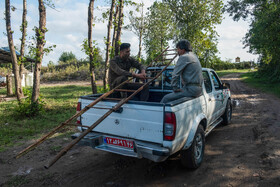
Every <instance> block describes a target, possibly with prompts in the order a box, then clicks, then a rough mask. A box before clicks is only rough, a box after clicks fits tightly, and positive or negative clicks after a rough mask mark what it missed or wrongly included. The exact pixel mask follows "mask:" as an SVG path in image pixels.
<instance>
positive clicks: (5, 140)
mask: <svg viewBox="0 0 280 187" xmlns="http://www.w3.org/2000/svg"><path fill="white" fill-rule="evenodd" d="M40 90H41V91H40V92H41V94H42V96H43V100H44V102H45V103H46V104H45V112H44V113H42V114H40V115H38V116H36V117H33V118H27V117H26V118H22V117H19V116H17V114H16V112H15V110H14V108H15V106H16V105H17V101H8V102H0V152H1V151H4V150H5V149H6V148H7V147H9V146H12V145H15V144H19V143H20V142H25V141H26V140H29V139H32V138H38V137H39V136H40V135H41V134H42V133H46V132H49V131H50V130H51V129H53V128H54V127H56V126H58V125H59V124H60V123H61V122H64V121H65V120H67V119H68V118H70V117H71V116H73V115H74V114H75V112H76V105H77V101H78V98H79V96H82V95H88V94H90V93H91V87H89V86H75V85H70V86H69V85H68V86H53V87H41V89H40ZM1 92H2V89H1ZM1 92H0V94H1ZM3 95H4V94H3ZM71 129H73V128H67V129H66V131H63V133H67V132H68V131H69V130H71ZM67 130H68V131H67Z"/></svg>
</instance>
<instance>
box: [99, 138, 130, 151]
mask: <svg viewBox="0 0 280 187" xmlns="http://www.w3.org/2000/svg"><path fill="white" fill-rule="evenodd" d="M104 143H106V144H110V145H116V146H120V147H126V148H129V149H133V141H130V140H124V139H119V138H111V137H104Z"/></svg>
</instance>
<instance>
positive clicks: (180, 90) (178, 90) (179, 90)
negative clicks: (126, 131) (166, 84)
mask: <svg viewBox="0 0 280 187" xmlns="http://www.w3.org/2000/svg"><path fill="white" fill-rule="evenodd" d="M182 91H183V90H182V89H177V90H174V92H182Z"/></svg>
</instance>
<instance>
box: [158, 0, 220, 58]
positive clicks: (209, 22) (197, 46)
mask: <svg viewBox="0 0 280 187" xmlns="http://www.w3.org/2000/svg"><path fill="white" fill-rule="evenodd" d="M163 2H165V3H167V4H168V5H169V8H170V9H171V11H172V15H173V17H174V20H173V21H174V22H175V23H176V34H175V35H174V40H175V42H177V41H179V40H180V39H187V40H189V41H190V42H191V43H192V46H193V49H194V50H195V52H196V54H197V55H198V57H199V58H200V60H203V59H205V55H212V54H215V53H216V52H217V48H216V45H217V39H216V38H217V32H216V31H215V25H217V24H220V23H221V21H222V8H223V2H222V0H204V1H199V0H191V1H185V0H163ZM206 52H207V54H206Z"/></svg>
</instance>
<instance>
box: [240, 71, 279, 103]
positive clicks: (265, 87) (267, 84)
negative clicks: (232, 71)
mask: <svg viewBox="0 0 280 187" xmlns="http://www.w3.org/2000/svg"><path fill="white" fill-rule="evenodd" d="M241 78H242V80H243V81H244V82H246V83H247V84H248V85H250V86H252V87H254V88H258V89H260V90H261V91H262V92H265V93H270V94H273V95H276V96H277V97H279V98H280V82H271V81H270V80H269V79H268V77H264V76H259V75H257V72H247V73H244V74H242V75H241Z"/></svg>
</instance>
